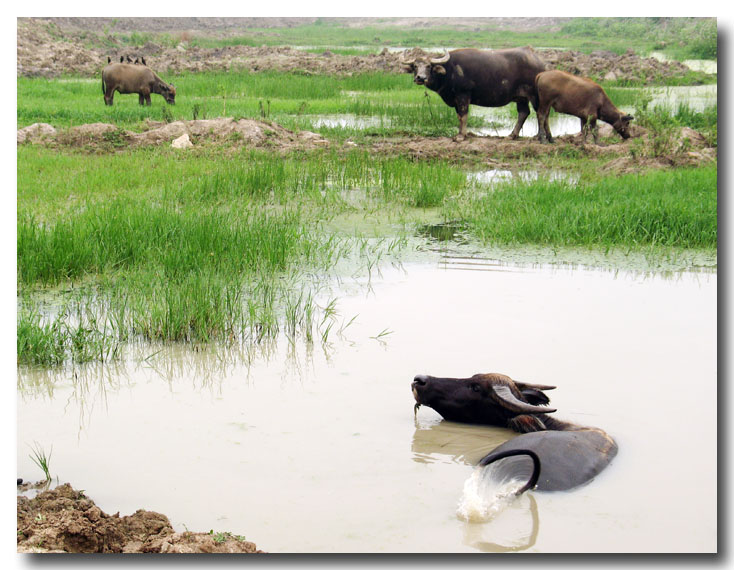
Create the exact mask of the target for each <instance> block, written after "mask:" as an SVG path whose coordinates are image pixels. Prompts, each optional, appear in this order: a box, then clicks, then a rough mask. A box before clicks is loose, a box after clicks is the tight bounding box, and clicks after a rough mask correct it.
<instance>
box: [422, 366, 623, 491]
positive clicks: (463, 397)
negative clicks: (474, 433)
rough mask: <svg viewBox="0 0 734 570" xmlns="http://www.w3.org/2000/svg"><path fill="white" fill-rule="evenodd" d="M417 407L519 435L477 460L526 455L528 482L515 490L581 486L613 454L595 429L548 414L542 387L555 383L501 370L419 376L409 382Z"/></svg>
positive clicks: (487, 461)
mask: <svg viewBox="0 0 734 570" xmlns="http://www.w3.org/2000/svg"><path fill="white" fill-rule="evenodd" d="M411 388H412V391H413V396H414V397H415V401H416V405H415V408H416V410H417V409H418V408H419V407H420V406H421V405H424V406H428V407H430V408H433V409H434V410H436V411H437V412H438V413H439V414H441V415H442V416H443V417H444V418H445V419H447V420H450V421H455V422H467V423H479V424H487V425H492V426H497V427H506V428H510V429H512V430H514V431H517V432H520V433H522V434H523V435H521V436H518V437H515V438H514V439H511V440H509V441H507V442H505V443H503V444H502V445H500V446H498V447H497V448H495V449H494V450H493V451H492V452H491V453H489V454H488V455H487V456H485V457H484V458H483V459H482V460H481V461H480V462H479V464H480V465H489V464H490V463H493V462H495V461H498V460H500V459H503V458H506V457H509V456H514V455H527V456H529V457H530V458H531V459H532V461H533V465H534V469H533V475H532V477H531V479H530V481H529V482H528V483H527V484H526V485H525V486H524V487H523V488H522V489H521V490H520V491H519V492H523V491H525V490H527V489H528V488H532V487H534V486H536V485H537V489H539V490H542V491H560V490H566V489H572V488H574V487H577V486H579V485H582V484H584V483H586V482H588V481H589V480H591V479H592V478H594V477H595V476H596V475H597V474H598V473H600V472H601V471H602V470H603V469H604V468H605V467H606V466H607V465H608V464H609V462H610V461H611V460H612V459H613V458H614V456H615V455H616V454H617V444H616V443H615V442H614V440H613V439H612V438H611V437H609V436H608V435H607V434H606V433H604V432H603V431H602V430H600V429H598V428H593V427H582V426H578V425H575V424H572V423H569V422H564V421H561V420H557V419H555V418H553V417H551V416H549V415H548V414H549V413H551V412H555V411H556V410H555V409H553V408H549V407H547V404H548V403H549V401H550V400H549V399H548V396H547V395H546V394H545V393H544V392H545V391H546V390H552V389H553V388H555V386H546V385H541V384H526V383H522V382H515V381H513V380H512V379H511V378H510V377H509V376H505V375H503V374H475V375H474V376H472V377H471V378H435V377H433V376H425V375H419V376H416V377H415V378H414V379H413V384H412V386H411Z"/></svg>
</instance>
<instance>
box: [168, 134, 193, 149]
mask: <svg viewBox="0 0 734 570" xmlns="http://www.w3.org/2000/svg"><path fill="white" fill-rule="evenodd" d="M171 146H172V147H173V148H191V147H192V146H194V143H192V142H191V139H190V138H189V134H188V133H184V134H182V135H181V136H180V137H178V138H177V139H175V140H174V141H173V142H172V143H171Z"/></svg>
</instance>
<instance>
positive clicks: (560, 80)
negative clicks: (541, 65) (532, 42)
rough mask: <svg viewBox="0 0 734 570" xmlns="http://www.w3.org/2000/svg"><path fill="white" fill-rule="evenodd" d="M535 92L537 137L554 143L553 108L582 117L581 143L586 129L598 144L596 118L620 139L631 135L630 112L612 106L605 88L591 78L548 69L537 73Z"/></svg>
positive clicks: (584, 138) (585, 134) (542, 140)
mask: <svg viewBox="0 0 734 570" xmlns="http://www.w3.org/2000/svg"><path fill="white" fill-rule="evenodd" d="M535 85H536V88H537V91H538V110H537V112H538V140H539V141H541V142H544V139H547V141H548V142H553V137H552V135H551V132H550V127H549V126H548V115H549V114H550V110H551V109H554V110H555V111H557V112H559V113H566V114H567V115H573V116H575V117H578V118H579V119H581V132H582V135H583V140H584V143H585V142H586V136H587V135H588V132H589V130H591V132H592V134H593V135H594V142H595V143H596V144H599V129H598V128H597V125H596V121H597V119H599V120H601V121H604V122H605V123H609V124H610V125H612V127H614V130H615V131H617V132H618V133H619V135H620V136H621V137H622V138H623V139H628V138H629V137H630V121H631V120H633V119H634V117H633V116H632V115H628V114H626V113H623V112H622V111H620V110H619V109H617V107H615V106H614V104H613V103H612V101H611V100H610V99H609V97H608V96H607V94H606V93H605V92H604V89H602V88H601V86H600V85H599V84H598V83H595V82H593V81H592V80H591V79H586V78H585V77H579V76H577V75H572V74H570V73H567V72H565V71H560V70H557V69H555V70H551V71H544V72H543V73H539V74H538V76H537V77H536V78H535Z"/></svg>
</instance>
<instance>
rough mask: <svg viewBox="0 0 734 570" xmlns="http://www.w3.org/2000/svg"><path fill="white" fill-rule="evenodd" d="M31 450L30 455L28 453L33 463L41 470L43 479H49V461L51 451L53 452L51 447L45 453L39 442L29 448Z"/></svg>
mask: <svg viewBox="0 0 734 570" xmlns="http://www.w3.org/2000/svg"><path fill="white" fill-rule="evenodd" d="M31 451H32V455H29V457H30V458H31V459H32V460H33V463H35V464H36V465H38V467H39V468H40V469H41V471H43V474H44V476H45V480H46V481H51V471H50V463H51V453H53V447H51V451H49V452H48V455H46V452H45V450H44V449H43V447H41V445H40V444H38V443H36V444H35V445H34V446H33V447H32V448H31Z"/></svg>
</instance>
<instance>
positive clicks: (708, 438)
mask: <svg viewBox="0 0 734 570" xmlns="http://www.w3.org/2000/svg"><path fill="white" fill-rule="evenodd" d="M578 24H579V25H580V22H579V23H578ZM589 25H591V24H589ZM592 27H593V26H592ZM317 32H319V31H318V30H315V31H314V35H313V37H311V38H308V39H314V41H313V45H323V44H322V42H326V41H327V40H330V37H329V35H328V33H325V32H324V34H322V35H321V36H318V34H317ZM596 32H599V30H598V29H596ZM286 33H288V32H286ZM319 33H320V32H319ZM599 33H601V32H599ZM315 38H321V39H318V41H316V39H315ZM261 40H263V38H262V37H258V39H257V41H258V42H260V43H265V42H264V41H261ZM311 43H312V42H307V41H303V42H301V45H311ZM258 45H259V44H258ZM688 57H693V55H692V54H689V55H688ZM167 79H173V80H174V82H175V83H176V84H177V87H178V89H179V90H180V92H182V93H186V97H181V98H180V100H179V101H178V102H177V104H176V105H175V106H174V107H169V106H164V105H163V103H162V100H161V101H156V100H155V99H154V104H153V106H152V107H150V108H143V107H140V106H138V104H137V98H136V97H132V96H128V97H124V96H119V95H118V96H117V97H116V101H115V106H114V107H105V106H104V105H103V104H102V94H101V88H100V86H99V84H98V82H97V81H89V80H86V79H81V78H75V77H67V78H63V79H59V80H48V79H28V78H23V77H20V78H18V126H19V127H22V126H25V125H28V124H31V123H34V122H47V123H50V124H52V125H54V126H55V127H57V128H66V127H69V126H74V125H79V124H84V123H93V122H106V123H112V124H114V125H116V126H117V127H119V128H120V129H129V130H143V129H144V128H145V125H146V123H147V121H149V120H153V121H167V122H170V121H173V120H191V119H196V118H199V119H203V118H214V117H223V116H229V117H235V118H240V117H247V118H258V119H265V120H268V121H273V122H275V123H277V124H280V125H283V126H285V127H286V128H289V129H292V130H301V129H307V130H313V131H316V132H318V133H320V134H321V135H322V136H323V137H325V138H327V139H328V140H329V141H331V142H332V143H338V144H333V145H332V146H331V147H330V148H329V149H320V150H303V149H297V150H291V151H287V152H277V153H276V152H275V151H268V150H267V149H258V150H253V149H248V148H246V147H243V146H242V145H238V144H229V143H227V142H226V141H225V142H223V143H221V144H202V145H198V146H196V147H195V148H194V149H191V150H190V151H186V152H179V151H177V150H176V149H172V148H170V147H167V146H159V147H151V148H136V149H132V148H127V147H125V146H124V145H121V144H119V140H118V139H115V137H114V136H112V135H111V136H110V139H109V141H107V142H108V143H109V144H107V145H103V146H102V147H93V146H89V147H87V146H81V147H78V148H73V147H62V146H60V147H58V148H52V147H47V146H44V145H19V147H18V154H17V158H18V165H17V170H18V190H17V288H18V297H17V359H18V469H19V472H18V476H19V477H24V478H26V479H33V478H34V477H40V473H38V472H37V470H38V468H37V467H36V466H35V465H34V464H33V462H32V460H31V459H30V458H29V457H28V453H27V450H28V446H29V445H32V444H34V442H36V443H37V444H38V445H40V446H41V447H42V448H44V449H46V450H49V449H50V448H51V447H53V456H52V460H51V465H50V468H51V473H52V474H53V475H54V476H58V477H59V478H60V479H61V480H62V482H63V481H70V482H72V484H73V485H74V486H75V487H77V488H83V489H85V490H86V492H87V493H88V494H89V495H90V496H91V497H93V498H94V499H95V501H96V502H97V504H98V506H100V507H101V508H102V509H103V510H104V511H105V512H110V513H114V512H117V511H120V512H121V513H123V514H127V513H131V512H133V511H135V510H136V509H138V508H146V509H150V510H157V511H160V512H163V513H165V514H166V515H168V516H169V517H170V519H171V521H172V522H173V524H174V527H175V528H176V529H177V530H184V529H185V528H189V529H191V530H208V529H209V528H212V529H214V530H222V531H225V530H226V531H228V532H232V533H235V534H239V535H246V536H247V538H248V540H253V541H255V542H256V543H257V544H258V547H259V548H262V549H264V550H268V551H272V552H372V551H375V552H477V551H484V552H499V551H531V552H569V551H588V552H599V551H603V552H710V551H715V550H716V548H717V544H716V535H717V528H716V501H717V497H716V492H715V489H716V451H715V449H716V437H715V433H716V403H715V399H714V400H712V399H711V398H710V396H709V395H710V393H713V392H715V390H716V286H717V276H716V267H717V253H716V249H717V243H718V231H717V179H718V178H717V176H718V175H717V167H716V165H715V164H711V165H708V166H699V167H678V168H669V169H663V170H650V171H647V170H645V169H644V168H641V169H640V170H639V172H636V173H629V174H612V173H610V174H606V175H603V174H601V173H602V172H604V169H603V168H601V167H602V166H604V165H605V164H606V162H605V161H606V160H607V159H606V158H605V157H604V156H590V155H588V154H585V153H583V152H581V151H578V150H575V149H570V150H569V151H568V152H566V153H565V154H564V152H563V151H559V152H549V153H547V155H544V156H536V157H533V161H534V162H532V164H531V165H530V167H529V166H528V164H527V163H525V162H523V163H519V161H518V163H517V164H516V165H514V164H513V166H512V167H511V168H506V165H504V164H503V165H502V167H498V168H495V167H494V166H493V163H492V160H493V157H487V160H484V158H482V159H481V160H479V159H474V160H467V161H462V160H457V159H456V158H453V159H449V158H444V157H441V156H432V157H430V158H427V157H426V158H416V157H415V156H408V155H407V154H406V155H405V156H402V155H397V156H395V155H387V154H380V153H379V152H374V151H370V150H369V149H368V148H367V143H368V142H372V141H375V140H378V141H379V140H383V139H388V138H400V137H404V138H405V139H406V140H407V139H409V138H416V137H450V136H453V135H454V134H456V130H457V120H456V115H455V113H454V111H453V110H452V109H450V108H448V107H446V106H445V105H444V104H443V103H442V102H441V101H440V100H439V99H438V97H437V96H436V95H435V94H430V95H426V91H425V89H423V88H418V87H416V86H415V85H413V84H412V82H411V78H410V76H409V75H389V74H355V75H353V76H326V75H325V76H320V75H312V76H306V75H298V74H287V73H280V72H261V73H245V72H243V73H226V74H225V73H214V72H205V73H199V74H188V75H182V76H179V77H175V78H167ZM705 87H706V89H707V90H708V91H707V92H706V94H703V95H702V98H703V103H701V104H699V101H698V100H693V99H691V98H686V96H685V93H682V94H681V93H680V92H679V91H676V95H678V94H681V95H682V97H681V98H680V99H676V100H675V101H674V103H673V104H670V101H671V97H670V96H669V95H670V93H668V95H667V96H666V95H665V92H662V94H661V93H660V92H656V91H653V90H649V89H642V88H632V87H628V86H618V85H607V86H606V89H607V92H608V93H609V94H610V96H611V97H612V99H613V100H615V102H617V104H618V105H619V106H620V107H622V108H629V109H634V111H635V115H636V120H637V121H639V122H640V124H644V125H645V126H646V127H647V128H650V129H651V130H654V132H655V133H656V134H657V135H658V136H657V137H656V138H655V139H654V140H655V141H657V142H655V143H654V144H655V145H658V146H656V147H655V148H654V149H645V148H641V147H640V144H641V142H642V141H639V140H638V141H630V146H631V148H632V149H633V150H634V151H635V152H638V153H639V154H640V155H642V156H645V155H646V153H658V155H660V154H661V153H664V152H666V151H667V149H669V148H673V147H672V146H670V145H671V144H673V143H671V142H670V140H671V139H670V137H669V134H668V133H669V132H671V130H672V129H673V128H680V127H681V126H687V127H689V128H693V129H696V130H698V131H699V132H701V133H702V134H703V136H704V137H706V138H707V139H708V140H710V141H713V143H714V144H715V142H716V137H717V130H716V129H717V107H716V90H715V86H713V89H711V86H705ZM658 89H660V88H658ZM697 95H701V93H697ZM554 120H556V121H562V120H563V118H562V117H561V116H556V117H555V118H554ZM532 122H534V115H533V116H531V118H530V120H529V123H532ZM513 123H514V110H513V109H512V108H510V107H508V108H505V109H500V110H492V112H484V111H481V110H474V111H473V112H472V113H471V114H470V122H469V127H470V130H473V131H474V132H476V133H479V134H481V135H486V134H489V135H491V136H496V135H497V134H502V129H506V128H507V127H508V125H509V126H511V125H512V124H513ZM572 123H573V124H571V122H569V123H568V127H567V129H568V132H570V133H575V132H578V127H579V125H578V122H577V120H576V119H574V120H573V121H572ZM560 124H561V123H560V122H557V123H556V126H557V127H558V128H554V131H553V132H554V134H556V135H561V134H564V132H565V131H564V128H563V127H560V126H559V125H560ZM552 128H553V127H552ZM523 136H532V135H531V134H529V132H526V131H524V132H523ZM666 137H667V138H666ZM665 141H668V142H667V143H666V142H665ZM347 143H348V144H347ZM519 144H522V141H520V142H519ZM666 144H667V145H668V146H666ZM691 331H695V334H691ZM490 371H496V372H503V373H507V374H509V375H511V376H513V377H515V378H517V379H518V380H525V381H528V382H537V383H547V384H553V385H557V386H558V390H556V391H555V392H554V393H553V394H552V399H553V404H554V406H556V407H557V408H558V410H559V411H558V413H557V415H558V416H559V417H560V418H562V419H568V420H572V421H576V422H578V423H582V424H587V425H596V426H599V427H601V428H603V429H605V430H606V431H608V432H609V433H610V434H611V435H613V436H614V437H615V438H616V439H617V441H618V443H619V445H620V453H619V456H618V457H617V458H616V459H615V460H614V462H613V463H612V465H611V466H610V468H609V469H608V470H606V471H605V472H604V473H602V474H601V475H600V476H599V477H598V478H597V479H596V480H595V481H593V482H592V483H591V484H590V485H589V486H587V487H583V488H582V489H579V490H576V491H571V492H565V493H555V494H543V493H529V494H527V495H525V496H523V497H522V498H520V499H518V500H517V501H513V502H509V503H497V502H496V501H495V497H494V495H493V490H492V489H491V488H488V487H486V486H482V485H480V486H479V487H476V486H474V487H472V485H474V484H475V483H476V480H477V477H476V475H472V473H473V465H474V463H475V462H476V461H477V460H478V459H479V458H481V457H482V456H483V455H484V454H485V453H487V452H488V451H489V450H490V449H492V448H493V447H495V446H496V445H498V444H499V443H501V442H502V441H504V440H505V439H507V438H508V437H511V436H512V434H511V433H510V432H508V431H507V430H502V429H494V428H485V427H477V426H464V425H459V424H454V423H451V422H446V421H442V420H441V419H440V417H439V416H437V415H436V414H435V413H434V412H432V411H431V410H430V409H427V408H421V409H420V410H419V411H418V414H417V416H414V415H413V403H414V402H413V398H412V395H411V393H410V388H409V385H410V381H411V379H412V377H413V376H414V375H415V374H417V373H429V374H436V375H445V376H468V375H471V374H473V373H476V372H490ZM693 376H695V377H696V378H697V383H696V386H697V390H696V391H695V393H693V394H691V391H690V390H689V386H688V385H687V384H686V383H687V382H688V380H689V379H690V378H691V377H693ZM682 391H686V393H687V394H688V397H687V399H686V401H685V402H684V401H681V399H680V398H679V394H680V393H681V392H682ZM651 401H654V402H655V404H654V405H653V406H651V405H650V402H651ZM691 406H693V408H694V409H695V410H696V416H697V417H698V418H699V420H698V421H697V422H696V423H695V425H686V424H685V423H684V422H670V421H669V418H670V415H671V414H673V417H683V416H685V415H686V413H687V412H688V411H689V410H690V409H691ZM182 418H187V419H186V420H185V421H183V422H182V421H181V420H182ZM194 419H195V421H194ZM682 449H697V450H699V460H698V461H696V462H682V461H679V460H678V458H679V457H680V455H681V453H682V452H681V450H682ZM673 461H674V462H675V463H676V469H675V470H673V471H671V470H669V469H666V470H665V472H664V473H660V472H658V470H656V469H651V468H650V466H653V465H668V464H670V463H671V462H673ZM172 475H174V477H173V478H172ZM465 483H466V486H465ZM182 497H186V500H182ZM460 504H461V505H463V510H462V509H459V505H460ZM467 509H469V510H470V511H471V512H474V513H476V512H482V511H484V512H488V513H491V512H494V514H493V516H485V517H479V518H480V519H481V520H476V517H475V518H473V519H472V520H465V519H466V515H465V513H466V512H467ZM462 513H464V514H462ZM416 521H420V524H416ZM661 529H662V531H661Z"/></svg>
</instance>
